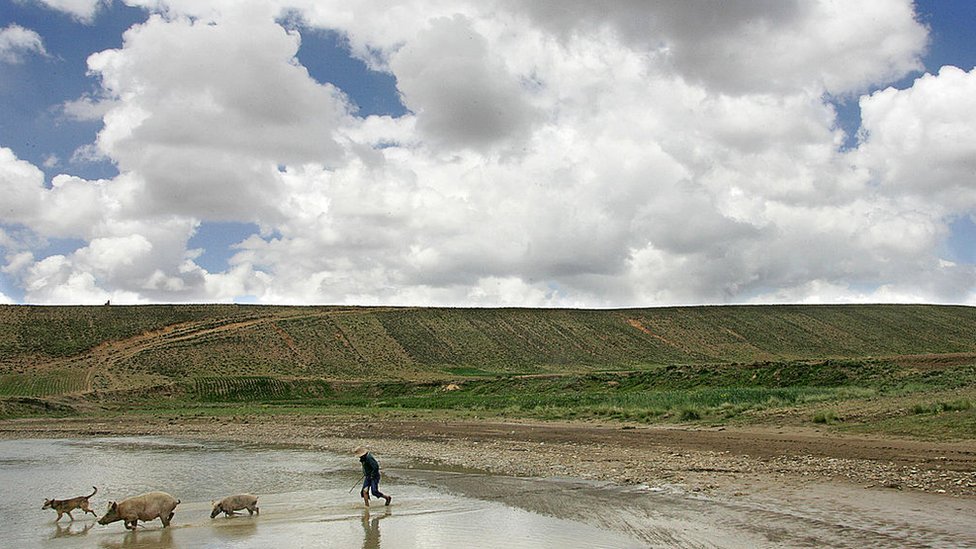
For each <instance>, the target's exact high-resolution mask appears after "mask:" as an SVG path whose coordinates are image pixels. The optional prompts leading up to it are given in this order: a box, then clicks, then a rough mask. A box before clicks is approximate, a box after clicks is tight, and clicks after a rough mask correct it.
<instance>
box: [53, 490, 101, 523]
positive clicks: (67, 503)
mask: <svg viewBox="0 0 976 549" xmlns="http://www.w3.org/2000/svg"><path fill="white" fill-rule="evenodd" d="M92 488H94V490H95V491H94V492H92V493H91V494H88V495H87V496H78V497H76V498H71V499H46V500H44V506H43V507H41V509H42V510H43V509H54V510H55V511H57V512H58V518H56V519H54V522H57V521H59V520H61V516H62V515H64V514H65V513H68V518H70V519H71V520H75V517H73V516H71V511H73V510H75V509H81V510H82V511H84V512H85V513H91V514H92V515H95V517H96V518H97V517H98V515H96V514H95V511H92V510H91V509H89V508H88V499H89V498H91V497H92V496H94V495H95V494H97V493H98V488H95V487H94V486H92Z"/></svg>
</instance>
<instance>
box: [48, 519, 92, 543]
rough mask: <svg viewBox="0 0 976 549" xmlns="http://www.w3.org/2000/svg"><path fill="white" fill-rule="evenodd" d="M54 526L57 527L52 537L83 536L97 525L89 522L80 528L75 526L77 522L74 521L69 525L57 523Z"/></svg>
mask: <svg viewBox="0 0 976 549" xmlns="http://www.w3.org/2000/svg"><path fill="white" fill-rule="evenodd" d="M54 526H55V528H57V529H56V530H55V531H54V534H53V535H51V539H55V538H66V537H70V536H83V535H85V534H87V533H88V531H89V530H91V529H92V526H95V523H94V522H89V523H86V524H84V525H82V526H81V527H80V528H75V523H73V522H72V523H70V524H68V525H67V526H61V525H60V524H58V523H55V524H54Z"/></svg>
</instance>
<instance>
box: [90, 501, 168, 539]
mask: <svg viewBox="0 0 976 549" xmlns="http://www.w3.org/2000/svg"><path fill="white" fill-rule="evenodd" d="M179 503H180V500H178V499H176V498H174V497H173V496H171V495H169V494H167V493H166V492H149V493H146V494H142V495H138V496H135V497H131V498H128V499H124V500H122V501H120V502H118V503H116V502H114V501H113V502H110V503H109V504H108V511H106V512H105V516H103V517H102V518H100V519H98V523H99V524H111V523H113V522H115V521H117V520H121V521H125V527H126V529H128V530H135V529H136V524H137V523H138V521H140V520H141V521H143V522H146V521H150V520H153V519H157V518H158V519H159V520H160V522H162V523H163V528H166V527H167V526H169V521H171V520H173V515H174V514H176V513H174V512H173V509H176V506H177V505H179Z"/></svg>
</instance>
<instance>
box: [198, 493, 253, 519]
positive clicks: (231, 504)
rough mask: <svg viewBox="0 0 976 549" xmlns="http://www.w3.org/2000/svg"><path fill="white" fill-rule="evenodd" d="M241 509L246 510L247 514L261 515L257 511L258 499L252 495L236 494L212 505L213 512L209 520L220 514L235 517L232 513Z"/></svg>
mask: <svg viewBox="0 0 976 549" xmlns="http://www.w3.org/2000/svg"><path fill="white" fill-rule="evenodd" d="M241 509H247V514H249V515H253V514H254V513H257V514H259V515H260V514H261V510H260V509H258V497H257V496H255V495H252V494H237V495H236V496H227V497H225V498H224V499H222V500H220V501H218V502H216V503H214V504H213V511H212V512H211V513H210V518H214V517H216V516H217V515H219V514H220V513H224V514H225V515H227V516H228V517H229V516H232V515H236V514H237V513H235V512H234V511H240V510H241Z"/></svg>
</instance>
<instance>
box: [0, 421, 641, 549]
mask: <svg viewBox="0 0 976 549" xmlns="http://www.w3.org/2000/svg"><path fill="white" fill-rule="evenodd" d="M378 457H379V458H380V460H381V463H382V464H383V465H384V466H385V467H384V468H385V469H386V470H388V475H387V476H386V477H385V478H384V480H383V482H382V484H381V489H382V490H383V491H384V492H387V493H389V494H391V495H393V497H394V501H393V505H391V506H390V507H385V506H383V505H381V503H382V502H381V503H376V502H375V500H374V502H373V506H372V507H371V508H370V509H368V510H364V509H363V505H362V500H360V499H359V498H358V495H357V492H358V486H359V482H358V479H359V462H358V461H357V460H356V459H355V458H351V457H345V456H336V455H334V454H329V453H325V452H316V451H310V450H302V449H290V448H268V447H260V446H245V445H238V444H224V443H198V442H183V441H179V440H172V439H164V438H154V437H111V438H96V439H83V440H13V441H0V486H3V487H4V490H3V492H4V496H3V498H0V516H2V517H3V520H2V521H0V546H3V547H63V548H72V547H106V548H115V547H119V548H122V547H125V548H140V547H145V548H150V547H152V548H193V547H207V548H222V547H227V548H231V547H234V548H238V547H275V546H277V547H321V546H329V547H363V548H380V547H383V548H386V549H392V548H399V547H404V548H406V547H450V546H454V547H500V546H504V547H516V548H518V547H525V548H530V547H531V548H534V547H559V546H563V547H641V546H643V545H644V544H642V543H639V542H638V541H637V540H635V539H633V538H631V537H629V536H627V535H625V534H623V533H619V532H613V531H610V530H607V529H603V528H599V527H597V526H593V525H590V524H586V523H585V522H580V521H573V520H565V519H560V518H555V517H553V516H548V515H544V514H541V513H537V512H533V511H530V510H525V509H520V508H517V507H513V506H511V505H507V504H506V503H504V502H501V501H497V500H492V499H479V498H477V497H468V496H465V495H460V494H457V493H452V492H449V491H448V490H445V489H439V488H437V487H436V486H435V485H434V484H432V483H431V482H430V480H431V478H435V479H436V478H437V477H438V476H440V475H444V474H448V473H446V472H444V471H429V472H427V474H429V475H433V477H430V478H426V479H425V478H424V477H423V474H424V472H422V471H415V470H410V469H406V468H403V469H402V470H401V469H398V468H397V467H396V462H395V461H394V460H389V459H384V457H383V456H378ZM415 473H416V474H419V475H420V476H418V477H416V478H414V477H412V476H411V475H414V474H415ZM93 485H94V486H98V493H97V494H96V495H95V496H94V497H92V499H91V507H92V509H93V510H94V511H95V512H96V513H97V514H98V515H99V516H101V515H102V514H103V513H104V511H105V509H106V507H107V502H108V501H114V500H120V499H124V498H126V497H129V496H132V495H137V494H139V493H143V492H147V491H151V490H163V491H166V492H169V493H171V494H173V495H174V496H175V497H177V498H179V499H180V500H181V503H180V505H179V506H178V507H177V508H176V516H175V517H174V519H173V522H172V525H171V527H170V528H166V529H163V528H161V525H160V523H159V521H158V520H156V521H153V522H149V523H146V526H145V527H140V528H139V529H138V530H137V531H135V532H129V531H126V530H125V529H124V528H123V526H122V523H121V522H116V523H114V524H110V525H105V526H103V525H99V524H97V523H96V522H95V519H94V517H92V516H91V515H85V516H83V515H82V512H81V511H80V510H78V511H74V512H73V513H72V514H73V515H74V516H75V519H76V520H75V521H74V522H71V521H70V520H69V519H68V517H67V515H65V516H64V517H63V518H62V519H61V521H60V523H59V524H55V522H54V519H55V517H56V516H57V514H56V513H55V512H54V511H52V510H43V511H42V510H41V505H42V503H43V502H44V499H45V498H58V499H64V498H69V497H74V496H78V495H83V494H84V495H87V494H89V493H91V491H92V490H91V487H92V486H93ZM241 492H251V493H254V494H258V496H259V501H258V504H259V507H260V510H261V511H260V515H257V516H253V517H251V516H248V515H247V513H246V511H245V512H244V514H243V515H241V516H235V517H230V518H228V517H224V516H220V517H218V518H216V519H211V518H210V510H211V503H210V502H211V501H212V500H214V499H219V498H221V497H223V496H226V495H230V494H234V493H241Z"/></svg>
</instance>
